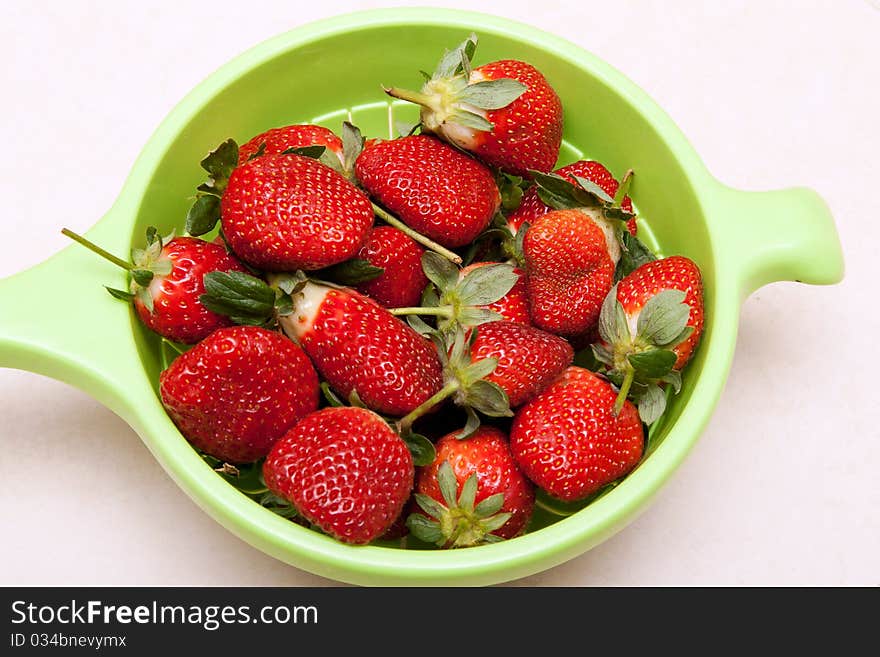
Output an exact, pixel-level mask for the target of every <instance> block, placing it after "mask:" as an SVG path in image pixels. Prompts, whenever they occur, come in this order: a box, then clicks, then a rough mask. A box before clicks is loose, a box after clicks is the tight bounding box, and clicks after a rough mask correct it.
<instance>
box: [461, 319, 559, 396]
mask: <svg viewBox="0 0 880 657" xmlns="http://www.w3.org/2000/svg"><path fill="white" fill-rule="evenodd" d="M474 331H475V332H476V336H475V337H474V338H473V339H472V340H471V344H470V358H471V360H472V361H473V362H478V361H480V360H483V359H484V358H494V359H495V360H496V361H497V362H498V364H497V365H496V367H495V369H494V370H493V371H492V372H490V373H489V374H487V375H486V377H485V378H486V380H487V381H491V382H492V383H495V384H497V385H498V386H500V387H501V389H502V390H504V392H505V393H507V398H508V400H509V402H510V406H511V407H512V408H515V407H517V406H520V405H522V404H524V403H525V402H527V401H528V400H529V399H531V398H532V397H534V396H535V395H537V394H539V393H540V392H541V391H542V390H544V388H546V387H547V386H548V385H550V383H552V382H553V380H554V379H556V378H557V377H558V376H559V375H560V374H561V373H562V372H563V370H565V368H566V367H568V366H569V365H571V361H572V358H573V357H574V351H573V350H572V348H571V345H570V344H568V342H566V341H565V340H563V339H562V338H560V337H558V336H555V335H552V334H551V333H547V332H545V331H542V330H540V329H536V328H534V327H532V326H525V325H523V324H517V323H514V322H489V323H488V324H481V325H480V326H478V327H476V328H475V329H474Z"/></svg>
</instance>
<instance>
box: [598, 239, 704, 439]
mask: <svg viewBox="0 0 880 657" xmlns="http://www.w3.org/2000/svg"><path fill="white" fill-rule="evenodd" d="M702 333H703V282H702V277H701V275H700V270H699V268H698V267H697V265H696V264H694V263H693V262H692V261H691V260H689V259H688V258H685V257H683V256H671V257H669V258H663V259H661V260H653V261H649V262H646V263H644V264H642V265H641V266H640V267H638V268H637V269H636V270H635V271H633V272H631V273H630V274H629V275H627V276H625V277H624V278H623V279H622V280H621V281H620V282H619V283H618V284H617V286H616V291H615V290H612V291H611V292H609V294H608V297H607V298H606V299H605V302H604V303H603V305H602V312H601V315H600V317H599V334H600V337H601V342H600V343H599V344H596V345H594V346H593V352H594V354H595V355H596V358H597V359H598V360H599V361H600V362H601V363H603V364H604V365H605V369H606V372H607V373H608V376H609V378H611V379H612V380H613V381H614V382H615V383H618V385H619V386H620V393H619V394H618V404H617V406H618V407H620V405H621V404H623V399H624V398H626V397H627V395H630V396H631V397H632V398H633V399H634V400H635V401H636V402H637V403H638V408H639V414H640V416H641V418H642V421H643V422H645V423H646V424H651V423H653V422H654V421H656V420H657V418H659V417H660V415H661V414H662V413H663V411H664V410H665V408H666V395H665V394H664V392H663V391H662V389H661V386H662V385H663V384H665V383H669V384H672V386H673V388H674V390H675V392H678V390H679V388H680V386H681V375H680V374H679V370H681V369H682V368H683V367H684V366H685V365H686V364H687V362H688V360H689V359H690V358H691V355H692V354H693V352H694V349H695V348H696V346H697V344H698V343H699V341H700V336H701V335H702Z"/></svg>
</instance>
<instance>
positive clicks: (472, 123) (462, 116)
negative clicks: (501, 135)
mask: <svg viewBox="0 0 880 657" xmlns="http://www.w3.org/2000/svg"><path fill="white" fill-rule="evenodd" d="M450 119H451V121H453V122H454V123H457V124H458V125H462V126H464V127H466V128H473V129H474V130H483V131H484V132H490V131H491V130H492V129H493V128H494V127H495V126H494V125H493V124H492V122H491V121H489V119H487V118H486V117H485V116H482V115H480V114H477V113H476V112H469V111H467V110H464V109H458V110H455V111H454V112H452V115H451V117H450Z"/></svg>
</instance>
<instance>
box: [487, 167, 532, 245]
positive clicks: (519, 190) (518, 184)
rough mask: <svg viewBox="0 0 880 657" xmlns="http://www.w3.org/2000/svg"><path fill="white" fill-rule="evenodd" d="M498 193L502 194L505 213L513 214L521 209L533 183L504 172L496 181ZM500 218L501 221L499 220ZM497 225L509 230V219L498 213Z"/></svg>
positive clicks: (496, 217) (499, 174)
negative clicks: (524, 194)
mask: <svg viewBox="0 0 880 657" xmlns="http://www.w3.org/2000/svg"><path fill="white" fill-rule="evenodd" d="M495 182H496V184H497V185H498V191H500V192H501V207H502V208H503V209H504V211H505V212H511V211H512V210H516V209H517V208H518V207H519V204H520V203H521V202H522V197H523V193H525V190H527V189H528V188H529V187H530V186H531V184H532V183H531V181H529V180H526V179H525V178H523V177H522V176H514V175H512V174H509V173H505V172H503V171H501V172H499V173H498V175H497V176H496V179H495ZM499 217H500V219H499ZM495 219H496V225H497V226H499V227H500V228H502V229H504V230H507V217H505V216H504V215H503V214H501V213H498V214H496V215H495Z"/></svg>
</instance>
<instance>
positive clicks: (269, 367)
mask: <svg viewBox="0 0 880 657" xmlns="http://www.w3.org/2000/svg"><path fill="white" fill-rule="evenodd" d="M159 392H160V395H161V397H162V403H163V404H164V405H165V409H166V410H167V411H168V414H169V416H170V417H171V419H172V420H173V421H174V423H175V424H176V425H177V427H178V428H179V429H180V432H181V433H182V434H183V436H184V437H185V438H186V439H187V440H188V441H189V442H190V443H192V445H193V446H194V447H196V448H197V449H200V450H202V451H203V452H205V453H207V454H210V455H211V456H214V457H216V458H218V459H221V460H223V461H228V462H230V463H249V462H252V461H256V460H257V459H259V458H262V457H263V456H265V455H266V454H268V452H269V450H270V449H271V447H272V445H274V444H275V441H277V440H278V439H279V438H281V436H282V435H284V433H285V432H286V431H287V430H288V429H289V428H290V427H291V426H293V425H294V424H295V423H296V422H297V421H298V420H300V419H301V418H303V417H305V416H306V415H307V414H309V413H311V412H312V411H314V410H315V409H317V408H318V393H319V389H318V375H317V373H316V372H315V369H314V367H312V364H311V362H309V359H308V357H307V356H306V355H305V353H303V350H302V349H300V348H299V347H298V346H297V345H296V344H294V343H293V342H291V341H290V340H289V339H287V338H286V337H284V336H283V335H281V334H280V333H275V332H273V331H268V330H266V329H262V328H258V327H254V326H233V327H229V328H222V329H219V330H217V331H215V332H213V333H212V334H211V335H210V336H208V337H207V338H205V339H204V340H203V341H202V342H200V343H199V344H197V345H196V346H195V347H193V348H192V349H190V350H189V351H187V352H186V353H185V354H183V355H181V356H180V357H178V358H177V359H176V360H175V361H174V362H173V363H172V364H171V365H170V366H169V367H168V369H166V370H165V371H164V372H162V374H161V375H160V377H159Z"/></svg>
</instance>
